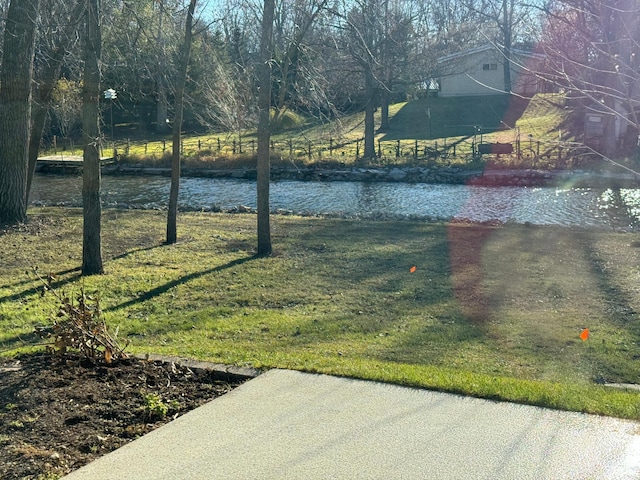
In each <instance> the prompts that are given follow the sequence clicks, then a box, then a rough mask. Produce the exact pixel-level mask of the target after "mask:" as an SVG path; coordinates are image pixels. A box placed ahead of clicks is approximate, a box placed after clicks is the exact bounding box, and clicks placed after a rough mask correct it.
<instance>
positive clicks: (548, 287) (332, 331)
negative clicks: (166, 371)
mask: <svg viewBox="0 0 640 480" xmlns="http://www.w3.org/2000/svg"><path fill="white" fill-rule="evenodd" d="M30 218H31V221H30V223H29V224H28V225H27V226H25V227H24V228H20V229H14V230H10V231H8V232H5V233H3V234H1V235H0V251H1V252H2V266H3V268H2V270H1V271H0V344H1V347H0V348H1V349H2V351H3V353H4V354H5V355H10V354H13V353H15V352H17V351H23V350H25V349H26V350H28V349H29V348H31V347H29V344H30V343H33V342H37V339H35V338H33V337H32V336H31V332H32V330H33V327H34V325H36V324H40V323H43V322H46V319H47V317H48V316H51V315H53V314H55V311H56V303H55V301H54V300H53V298H52V297H51V296H50V295H45V296H44V297H41V295H40V292H41V286H40V285H39V284H38V282H37V281H36V280H35V279H34V278H33V276H32V275H29V274H28V270H29V268H30V267H31V266H37V267H38V268H39V271H41V272H43V273H52V274H54V275H55V278H56V282H57V283H58V288H59V289H60V290H61V291H64V292H67V293H68V294H72V293H73V292H76V293H77V292H78V291H79V289H80V287H81V286H82V285H84V288H85V290H86V291H87V292H89V293H93V292H96V295H99V297H100V303H101V306H102V309H103V311H104V315H105V318H106V320H107V321H108V323H109V325H110V326H111V327H112V328H113V329H115V328H118V329H119V337H120V339H121V340H122V341H126V342H130V345H129V350H130V351H132V352H137V353H145V352H149V353H160V354H170V355H180V356H187V357H195V358H200V359H207V360H212V361H215V362H222V363H229V364H238V365H252V366H256V367H282V368H293V369H299V370H305V371H310V372H321V373H328V374H336V375H346V376H352V377H358V378H366V379H372V380H381V381H386V382H394V383H398V384H403V385H411V386H416V387H427V388H433V389H436V390H443V391H450V392H456V393H462V394H468V395H474V396H479V397H485V398H492V399H501V400H510V401H516V402H522V403H528V404H534V405H543V406H549V407H554V408H560V409H568V410H575V411H582V412H591V413H598V414H604V415H612V416H618V417H625V418H635V419H640V394H638V393H637V392H635V393H634V392H631V391H620V390H615V389H612V388H610V387H604V386H601V385H598V382H603V381H606V382H630V383H639V380H640V323H639V322H638V318H637V314H636V313H635V312H636V311H638V309H640V290H639V289H638V288H637V278H638V271H639V268H638V265H640V248H639V247H640V238H638V235H637V234H632V233H610V232H600V231H590V230H581V229H568V228H556V227H527V226H515V225H513V226H502V227H490V226H474V225H461V224H459V225H455V224H454V225H449V224H426V223H419V222H415V223H414V222H375V221H363V220H341V219H324V218H301V217H288V216H275V217H273V220H272V229H273V245H274V254H273V255H272V256H270V257H266V258H259V257H256V256H255V255H254V246H255V243H256V242H255V229H256V219H255V216H253V215H226V214H208V213H206V214H205V213H188V214H187V213H184V214H180V219H179V238H180V240H179V243H178V244H176V245H173V246H166V245H163V243H162V242H163V235H164V222H165V213H163V212H151V211H118V210H107V211H105V213H104V223H103V232H104V258H105V270H106V274H105V275H102V276H93V277H89V278H85V279H81V278H80V277H79V271H78V269H79V268H78V267H79V264H80V259H81V237H82V235H81V231H82V227H81V225H82V215H81V212H80V211H79V210H74V209H34V210H31V211H30ZM414 266H415V267H416V268H415V271H413V272H412V271H411V269H412V268H411V267H414ZM584 328H589V329H590V332H591V336H590V338H589V339H588V340H587V341H582V340H581V339H580V333H581V331H582V330H583V329H584Z"/></svg>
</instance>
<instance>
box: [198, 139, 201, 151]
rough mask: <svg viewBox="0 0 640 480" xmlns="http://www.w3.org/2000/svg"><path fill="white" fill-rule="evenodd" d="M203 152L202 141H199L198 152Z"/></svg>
mask: <svg viewBox="0 0 640 480" xmlns="http://www.w3.org/2000/svg"><path fill="white" fill-rule="evenodd" d="M200 150H202V144H201V143H200V139H198V151H200Z"/></svg>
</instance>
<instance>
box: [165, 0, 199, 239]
mask: <svg viewBox="0 0 640 480" xmlns="http://www.w3.org/2000/svg"><path fill="white" fill-rule="evenodd" d="M195 8H196V0H191V1H190V2H189V9H188V10H187V25H186V27H185V32H184V45H183V47H182V55H181V57H180V71H179V75H178V82H177V85H176V113H175V120H174V122H173V150H172V152H171V189H170V192H169V212H168V214H167V243H168V244H173V243H176V242H177V241H178V227H177V223H178V194H179V193H180V143H181V140H182V138H181V130H182V112H183V110H184V87H185V84H186V83H187V70H188V67H189V56H190V55H191V38H192V35H193V32H192V26H193V11H194V10H195Z"/></svg>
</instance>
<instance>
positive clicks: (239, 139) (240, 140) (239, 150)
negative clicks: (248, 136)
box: [238, 137, 242, 154]
mask: <svg viewBox="0 0 640 480" xmlns="http://www.w3.org/2000/svg"><path fill="white" fill-rule="evenodd" d="M238 153H240V154H242V137H238Z"/></svg>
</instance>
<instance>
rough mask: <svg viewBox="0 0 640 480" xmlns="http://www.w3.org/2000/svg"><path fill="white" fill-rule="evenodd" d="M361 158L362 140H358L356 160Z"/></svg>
mask: <svg viewBox="0 0 640 480" xmlns="http://www.w3.org/2000/svg"><path fill="white" fill-rule="evenodd" d="M358 158H360V139H358V140H356V160H358Z"/></svg>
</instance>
